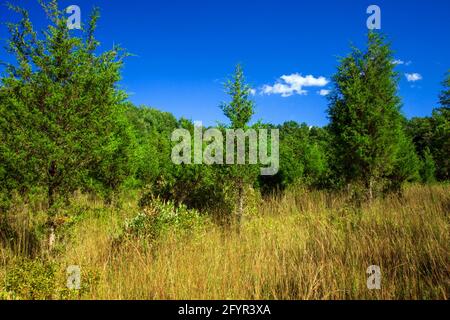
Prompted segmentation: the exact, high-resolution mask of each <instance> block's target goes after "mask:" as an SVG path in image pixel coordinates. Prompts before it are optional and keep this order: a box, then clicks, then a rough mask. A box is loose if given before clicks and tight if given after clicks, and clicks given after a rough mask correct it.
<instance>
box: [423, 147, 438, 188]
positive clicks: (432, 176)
mask: <svg viewBox="0 0 450 320" xmlns="http://www.w3.org/2000/svg"><path fill="white" fill-rule="evenodd" d="M420 175H421V178H422V182H424V183H432V182H435V181H436V164H435V162H434V159H433V156H432V155H431V152H430V149H429V148H427V149H426V150H425V153H424V160H423V162H422V167H421V170H420Z"/></svg>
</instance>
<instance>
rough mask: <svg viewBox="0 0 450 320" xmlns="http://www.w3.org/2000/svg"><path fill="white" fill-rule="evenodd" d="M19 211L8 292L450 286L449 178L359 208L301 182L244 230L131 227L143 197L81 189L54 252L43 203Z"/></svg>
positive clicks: (13, 224)
mask: <svg viewBox="0 0 450 320" xmlns="http://www.w3.org/2000/svg"><path fill="white" fill-rule="evenodd" d="M14 210H15V211H14V212H15V215H14V217H11V216H10V217H9V220H8V225H9V227H8V228H9V229H8V230H14V232H15V233H14V232H13V233H11V234H13V235H15V238H14V242H15V243H16V245H15V246H13V245H12V241H10V242H9V243H8V241H6V243H5V241H4V243H3V245H2V247H1V256H0V257H1V260H0V281H1V282H0V298H2V299H257V300H259V299H448V298H449V294H450V263H449V262H450V261H449V258H450V256H449V249H450V247H449V245H450V233H449V231H450V230H449V213H450V186H448V185H435V186H416V185H414V186H410V187H408V188H407V189H406V190H405V193H404V196H403V197H401V198H400V197H397V196H395V197H389V198H385V199H379V200H376V201H374V202H373V203H372V204H370V205H369V204H367V205H364V206H362V207H361V208H354V207H353V206H350V205H348V202H347V201H346V200H345V197H344V196H342V195H329V194H326V193H324V192H308V191H306V190H301V189H300V190H295V191H290V192H287V193H286V194H285V195H283V196H278V197H272V198H269V199H265V200H262V202H261V204H260V205H259V209H258V210H256V211H257V212H256V213H254V214H252V215H249V216H247V217H246V219H245V221H244V223H243V226H242V228H241V231H240V232H235V231H232V230H231V229H228V228H223V227H220V226H218V225H216V224H215V223H213V222H210V221H209V220H208V219H207V218H201V219H200V220H201V223H196V225H195V227H192V228H189V231H187V232H180V231H179V230H172V229H171V228H170V227H169V228H166V229H165V232H161V233H160V234H159V235H158V237H151V238H149V237H147V236H139V235H133V236H131V235H127V233H126V231H124V230H126V229H125V228H124V225H125V224H126V223H125V222H126V221H129V219H131V218H133V217H135V216H136V215H137V214H138V213H139V211H140V210H139V208H138V207H137V205H136V201H135V200H134V197H130V199H128V200H127V201H124V202H123V204H122V205H121V206H120V208H118V207H117V208H116V207H115V208H111V207H107V206H105V205H104V204H103V203H102V202H100V201H95V200H94V199H88V197H83V196H79V197H77V199H76V201H74V203H73V204H72V205H71V206H70V208H69V209H67V210H66V212H65V213H64V215H63V216H62V217H61V218H60V219H61V227H60V229H59V230H58V238H57V242H56V243H57V244H56V247H55V249H54V250H53V251H52V252H51V253H49V252H48V250H45V237H44V236H43V235H42V234H40V232H41V231H39V228H37V227H36V226H38V225H39V224H40V219H42V217H43V216H44V215H43V214H42V217H41V214H39V211H40V208H39V207H38V206H37V207H30V206H17V207H15V208H14ZM32 212H34V214H33V216H32V217H31V213H32ZM4 224H5V223H4ZM3 229H4V230H3V231H2V232H4V234H6V231H5V230H6V227H5V226H3ZM30 230H33V232H32V235H30V233H31V232H30ZM4 238H5V237H4ZM36 248H37V249H36ZM33 252H34V254H35V256H34V257H32V253H33ZM25 253H27V255H28V257H25V256H26V254H25ZM70 265H78V266H80V267H81V270H82V277H81V281H82V288H81V290H79V291H73V290H68V289H67V288H66V280H67V276H66V268H67V267H68V266H70ZM371 265H378V266H380V267H381V272H382V288H381V290H374V291H371V290H368V289H367V278H368V275H367V274H366V270H367V268H368V267H369V266H371Z"/></svg>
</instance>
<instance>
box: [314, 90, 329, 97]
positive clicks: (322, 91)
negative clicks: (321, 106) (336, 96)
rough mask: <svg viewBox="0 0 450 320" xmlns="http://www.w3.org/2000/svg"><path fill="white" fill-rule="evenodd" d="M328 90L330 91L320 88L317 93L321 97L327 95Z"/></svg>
mask: <svg viewBox="0 0 450 320" xmlns="http://www.w3.org/2000/svg"><path fill="white" fill-rule="evenodd" d="M330 92H331V90H327V89H322V90H320V91H317V93H318V94H320V95H321V96H322V97H325V96H327V95H329V94H330Z"/></svg>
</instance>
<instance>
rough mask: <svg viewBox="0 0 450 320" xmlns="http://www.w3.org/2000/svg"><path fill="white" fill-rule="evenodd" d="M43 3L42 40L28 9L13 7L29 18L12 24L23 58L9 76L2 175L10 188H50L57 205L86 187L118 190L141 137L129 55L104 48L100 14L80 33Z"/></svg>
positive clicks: (1, 103) (16, 52) (0, 114)
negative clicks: (127, 112) (98, 31)
mask: <svg viewBox="0 0 450 320" xmlns="http://www.w3.org/2000/svg"><path fill="white" fill-rule="evenodd" d="M42 5H43V8H44V10H45V11H46V12H47V15H48V17H49V19H50V25H49V26H48V28H47V30H46V31H45V32H44V37H43V38H42V39H40V38H39V37H38V34H37V32H35V31H34V29H33V26H32V23H31V21H30V19H29V15H28V12H27V11H25V10H24V9H21V8H19V7H14V6H10V9H12V10H13V11H16V12H18V13H19V14H20V15H21V20H20V21H19V22H18V23H10V24H9V31H10V35H11V39H10V41H9V43H8V52H9V53H10V54H11V55H12V56H13V57H14V58H15V63H14V64H8V65H7V68H6V73H5V75H4V76H3V77H2V78H1V87H0V119H1V120H0V132H1V139H2V144H1V147H0V160H1V161H0V163H1V165H0V178H1V179H2V181H4V184H3V186H2V188H3V191H5V190H6V192H7V193H10V192H11V190H17V191H19V192H21V193H26V192H28V191H29V190H30V189H31V188H32V187H37V186H42V187H45V188H46V189H47V194H48V204H49V206H50V207H52V206H53V205H54V204H55V201H56V198H57V197H58V196H61V195H62V196H66V195H67V194H68V193H70V192H73V191H74V190H76V189H78V188H86V189H96V188H93V186H97V187H98V188H105V189H107V190H112V189H115V188H117V186H118V185H120V184H121V183H122V182H123V180H124V179H125V178H126V177H127V176H128V175H130V174H131V172H130V170H129V166H128V160H129V153H130V148H132V147H133V145H134V141H133V140H134V137H133V135H132V134H131V132H130V130H129V127H128V124H127V121H126V118H125V117H124V108H123V107H121V104H122V103H123V101H124V99H125V97H126V95H125V94H124V93H123V92H121V91H119V90H117V82H118V81H119V80H120V69H121V67H122V62H123V58H124V57H125V56H126V55H125V54H124V53H123V52H122V50H121V49H120V48H118V47H114V48H113V49H112V50H110V51H106V52H104V53H102V54H96V52H97V51H98V50H97V49H98V45H99V43H98V42H97V41H96V40H95V39H94V37H93V34H94V31H95V22H96V21H97V18H98V12H97V11H96V10H95V11H94V13H93V15H92V17H91V20H90V23H89V25H88V27H87V29H85V30H84V31H83V36H82V37H76V36H74V35H73V34H71V32H70V31H69V30H68V28H67V26H66V18H65V16H64V13H63V12H62V11H60V10H59V9H58V5H57V2H56V1H52V2H49V3H45V2H43V4H42ZM3 193H4V192H3Z"/></svg>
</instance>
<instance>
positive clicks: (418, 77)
mask: <svg viewBox="0 0 450 320" xmlns="http://www.w3.org/2000/svg"><path fill="white" fill-rule="evenodd" d="M405 77H406V80H408V82H416V81H419V80H422V79H423V77H422V75H420V74H419V73H405Z"/></svg>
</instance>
